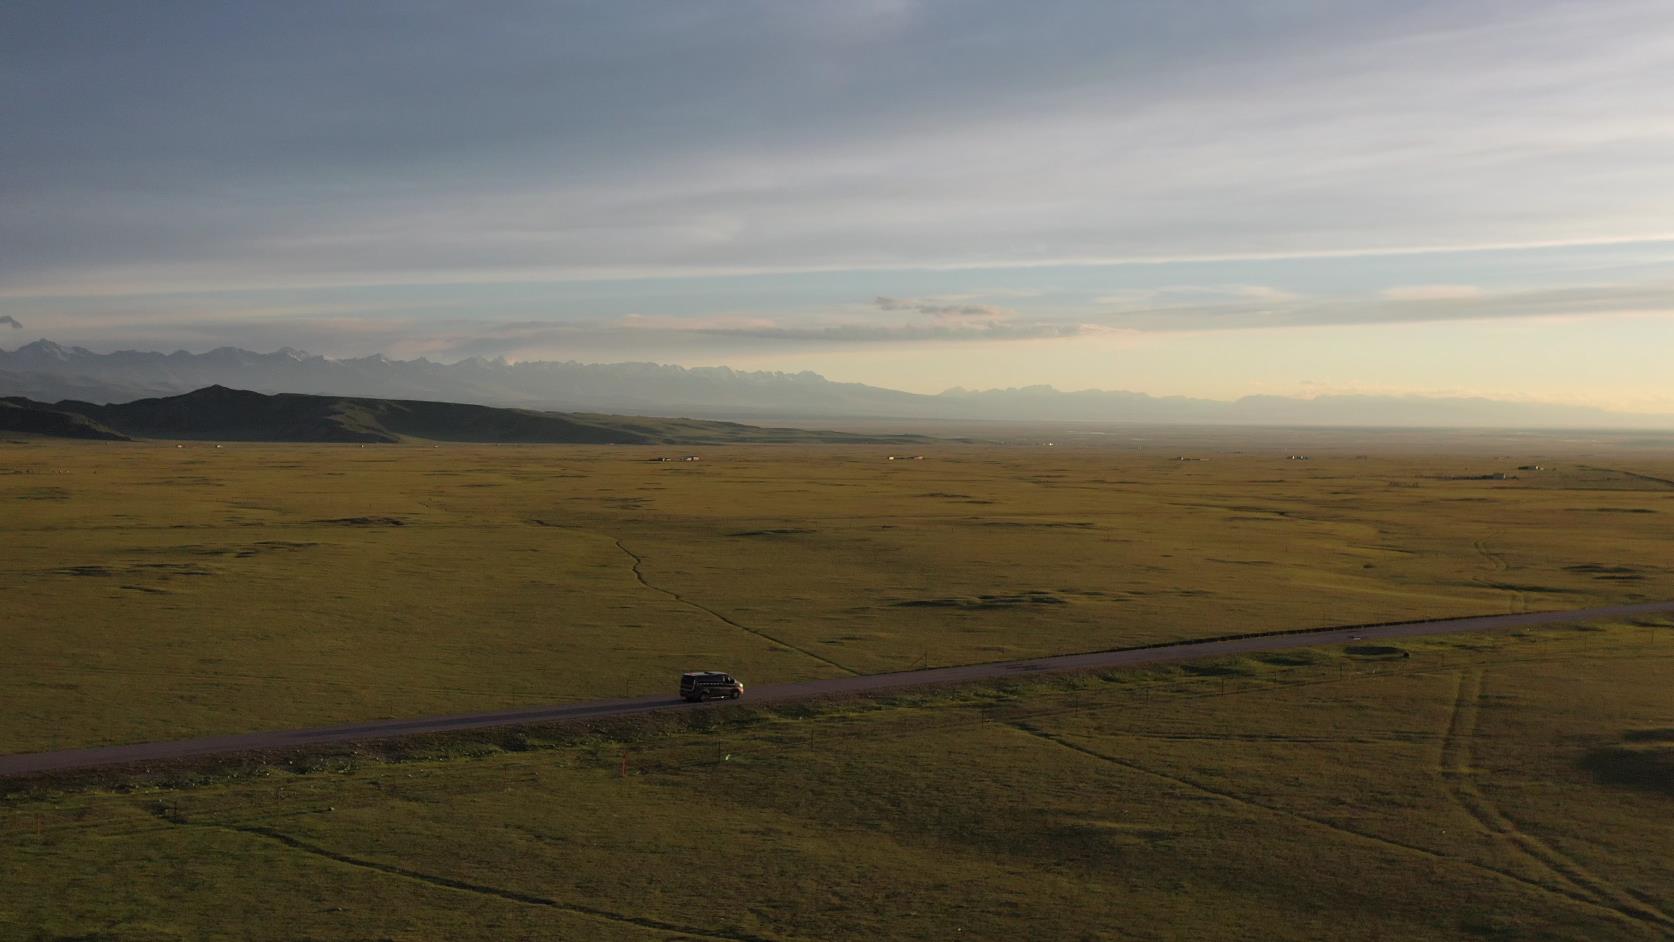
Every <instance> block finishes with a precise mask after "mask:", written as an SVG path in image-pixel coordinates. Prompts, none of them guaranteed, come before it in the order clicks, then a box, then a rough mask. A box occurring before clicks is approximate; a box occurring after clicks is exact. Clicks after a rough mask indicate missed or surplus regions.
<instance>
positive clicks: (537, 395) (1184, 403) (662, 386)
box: [0, 340, 1674, 429]
mask: <svg viewBox="0 0 1674 942" xmlns="http://www.w3.org/2000/svg"><path fill="white" fill-rule="evenodd" d="M215 385H220V386H228V387H233V388H238V389H247V390H253V391H256V392H263V393H299V394H310V395H324V396H334V397H362V398H378V399H402V400H432V401H446V402H456V403H472V404H477V405H490V406H500V407H512V408H520V409H534V410H561V411H566V412H603V413H626V414H634V415H680V416H691V417H695V418H711V419H743V420H751V419H756V420H759V419H763V418H769V417H771V418H774V419H784V420H807V419H814V420H834V419H923V420H999V421H1010V422H1019V421H1021V422H1029V421H1070V422H1106V423H1168V424H1226V425H1357V426H1413V427H1426V426H1465V427H1469V426H1479V427H1500V428H1658V429H1674V416H1671V415H1643V414H1634V413H1620V412H1610V411H1607V410H1604V409H1596V408H1589V407H1584V406H1564V405H1552V404H1546V403H1533V402H1510V401H1504V400H1495V399H1485V398H1463V397H1455V398H1439V397H1422V396H1365V395H1328V396H1317V397H1313V398H1291V397H1283V396H1246V397H1244V398H1242V399H1237V400H1233V401H1222V400H1213V399H1193V398H1186V397H1180V396H1150V395H1146V394H1144V393H1137V392H1122V391H1107V390H1085V391H1079V392H1064V391H1060V390H1058V389H1055V388H1053V387H1050V386H1029V387H1023V388H1016V389H989V390H966V389H950V390H947V391H946V392H943V393H939V394H936V395H926V394H921V393H911V392H904V391H901V390H896V389H887V388H884V387H879V386H868V385H864V384H861V383H842V382H834V381H832V380H828V379H826V378H825V377H823V376H820V375H819V374H817V373H811V372H801V373H780V372H748V371H740V370H733V369H729V368H727V367H693V368H688V367H680V366H668V365H662V364H656V363H604V364H600V363H577V362H571V361H526V362H517V363H509V362H506V361H505V360H500V359H494V360H489V359H483V358H472V359H467V360H460V361H458V362H454V363H439V362H435V361H431V360H427V359H423V358H420V359H416V360H393V359H390V358H388V357H385V356H382V355H375V356H368V357H358V358H333V357H325V356H319V355H316V354H308V353H304V352H302V351H298V350H292V349H281V350H277V351H274V352H272V353H254V352H251V351H249V350H242V349H239V348H236V347H221V348H219V349H216V350H211V351H209V352H207V353H188V352H186V351H176V352H174V353H155V352H142V351H135V350H122V351H117V352H114V353H95V352H93V351H90V350H87V349H85V348H82V347H63V346H60V345H58V344H55V343H52V342H51V341H47V340H39V341H36V342H34V343H31V344H27V345H25V346H22V347H19V348H18V349H16V350H13V351H9V352H8V351H5V350H0V395H13V396H23V397H27V398H30V399H33V400H41V401H53V400H59V399H74V400H78V401H83V402H104V403H119V402H129V401H133V400H136V399H142V398H147V397H158V396H171V395H178V394H180V393H184V392H189V391H191V390H194V389H199V388H202V387H205V386H215Z"/></svg>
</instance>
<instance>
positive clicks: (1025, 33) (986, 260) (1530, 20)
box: [0, 0, 1674, 411]
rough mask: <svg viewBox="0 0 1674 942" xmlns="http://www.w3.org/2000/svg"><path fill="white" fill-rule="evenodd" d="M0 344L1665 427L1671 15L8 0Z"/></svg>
mask: <svg viewBox="0 0 1674 942" xmlns="http://www.w3.org/2000/svg"><path fill="white" fill-rule="evenodd" d="M0 128H3V129H4V130H3V132H0V346H5V347H8V348H10V347H15V346H17V345H18V344H20V343H22V342H25V341H27V340H31V339H34V338H35V337H49V338H51V339H54V340H58V341H60V342H64V343H79V344H83V345H86V346H89V347H92V348H94V349H115V348H118V347H125V346H132V347H141V348H167V349H173V348H175V347H185V348H187V349H207V348H210V347H214V346H219V345H223V344H232V345H239V346H245V347H251V348H256V349H271V348H273V347H277V346H281V345H289V346H294V347H300V348H304V349H308V350H312V351H316V352H324V353H331V354H364V353H370V352H386V353H390V354H394V355H400V356H416V355H420V354H423V355H427V356H430V357H432V358H440V359H450V358H458V357H463V356H469V355H478V354H480V355H488V356H498V355H504V356H507V357H510V358H523V359H529V358H554V359H581V360H620V359H643V360H658V361H663V362H677V363H686V364H693V365H695V364H717V363H724V364H728V365H732V366H738V367H750V368H763V369H816V370H819V371H820V372H823V373H826V374H827V375H829V376H831V377H833V378H836V379H852V380H861V381H866V382H874V383H880V384H884V385H890V386H896V387H902V388H909V389H915V390H927V391H934V390H939V389H942V388H945V387H947V386H953V385H963V386H972V387H988V386H1006V385H1021V384H1028V383H1052V384H1054V385H1057V386H1060V387H1063V388H1085V387H1099V388H1123V389H1135V390H1140V391H1147V392H1154V393H1185V394H1193V395H1208V396H1217V397H1230V396H1236V395H1239V394H1242V393H1248V392H1281V393H1299V392H1300V393H1307V392H1309V391H1321V390H1360V391H1380V392H1383V391H1399V392H1408V391H1416V392H1449V393H1456V392H1471V393H1486V394H1492V395H1501V396H1510V397H1522V398H1534V399H1551V400H1561V401H1574V402H1588V403H1592V404H1600V405H1610V406H1616V407H1622V408H1632V409H1643V410H1656V411H1674V377H1671V374H1670V371H1669V369H1668V362H1667V361H1668V357H1667V352H1668V351H1670V350H1674V3H1669V2H1667V0H1655V2H1645V3H1638V2H1613V0H1588V2H1576V3H1568V2H1548V0H1516V2H1503V3H1502V2H1469V0H1463V2H1462V0H1445V2H1434V3H1430V2H1413V0H1403V2H1398V3H1391V2H1388V0H1375V2H1353V0H1329V2H1327V0H1321V2H1310V0H1259V2H1256V0H1250V2H1243V3H1193V2H1184V0H1180V2H1170V0H1155V2H1127V3H1123V2H1115V0H1096V2H1095V0H1090V2H1085V3H1067V2H1066V3H1060V2H1038V0H1037V2H1030V3H1017V2H1012V0H1001V2H992V3H984V2H915V0H834V2H830V3H821V2H812V0H797V2H780V0H760V2H727V3H723V2H698V0H681V2H674V0H669V2H662V3H636V2H625V0H611V2H605V3H552V2H529V3H494V2H472V3H440V2H418V0H400V2H389V3H380V2H367V0H358V2H353V3H342V2H336V0H333V2H317V3H316V2H301V0H287V2H284V3H263V4H255V3H225V2H214V3H208V2H206V3H193V2H170V0H153V2H146V3H134V2H129V0H121V2H110V3H92V2H77V0H40V2H35V0H10V2H7V3H5V4H3V5H0Z"/></svg>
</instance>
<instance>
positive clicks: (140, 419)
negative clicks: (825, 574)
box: [0, 386, 928, 445]
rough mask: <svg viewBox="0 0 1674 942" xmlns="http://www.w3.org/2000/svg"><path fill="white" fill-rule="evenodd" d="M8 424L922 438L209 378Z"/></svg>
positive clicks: (629, 441) (388, 433) (11, 405)
mask: <svg viewBox="0 0 1674 942" xmlns="http://www.w3.org/2000/svg"><path fill="white" fill-rule="evenodd" d="M0 431H8V432H24V433H29V434H35V435H47V436H53V437H64V438H90V439H106V440H122V439H135V438H152V439H198V440H215V441H263V442H350V443H353V442H359V443H363V444H370V443H391V442H401V441H409V440H422V441H447V442H504V443H525V444H549V443H574V444H600V445H603V444H619V445H652V444H684V445H700V444H725V443H741V444H742V443H775V442H803V443H814V442H851V443H866V442H877V443H885V442H901V443H909V442H922V441H927V440H928V439H926V438H925V437H923V436H917V435H883V436H877V435H854V434H848V433H843V432H824V431H809V430H805V429H795V428H763V427H760V426H754V425H741V424H738V423H735V422H717V421H708V420H701V419H664V418H647V417H641V416H621V415H601V414H593V413H564V412H540V411H535V410H530V409H500V408H494V407H491V406H478V405H469V404H463V403H454V402H427V401H422V400H412V399H370V398H355V397H340V396H310V395H301V394H296V393H283V394H279V395H265V394H263V393H258V392H251V391H249V390H242V389H229V388H227V387H225V386H207V387H205V388H203V389H198V390H195V391H193V392H189V393H186V394H185V395H181V396H169V397H165V398H153V399H140V400H136V401H134V402H127V403H117V404H111V405H97V404H94V403H91V402H78V401H75V400H65V401H62V402H57V403H44V402H37V401H35V400H31V399H26V398H22V397H11V398H6V399H0Z"/></svg>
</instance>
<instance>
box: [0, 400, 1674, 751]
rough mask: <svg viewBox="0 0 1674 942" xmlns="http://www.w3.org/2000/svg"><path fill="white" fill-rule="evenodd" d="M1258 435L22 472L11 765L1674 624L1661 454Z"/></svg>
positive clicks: (5, 694) (15, 542)
mask: <svg viewBox="0 0 1674 942" xmlns="http://www.w3.org/2000/svg"><path fill="white" fill-rule="evenodd" d="M1204 434H1207V433H1204ZM1262 434H1263V435H1267V436H1269V437H1268V438H1254V437H1246V438H1244V439H1236V440H1227V441H1221V442H1220V444H1214V443H1209V444H1205V445H1202V446H1201V447H1198V448H1197V449H1196V450H1194V451H1193V452H1192V453H1190V454H1188V455H1184V457H1196V458H1205V459H1208V460H1201V461H1179V460H1175V459H1176V458H1179V457H1183V456H1182V455H1181V454H1180V453H1179V452H1176V451H1174V450H1172V448H1169V449H1168V450H1165V446H1162V445H1159V444H1157V443H1155V442H1153V441H1134V442H1126V443H1124V442H1120V441H1115V440H1111V441H1109V442H1107V443H1105V444H1101V445H1098V446H1091V445H1088V446H1080V447H1061V446H1060V447H1051V448H1048V447H1030V446H1022V445H1014V446H1003V447H1002V446H975V445H956V444H940V445H934V446H915V449H916V450H918V451H922V452H923V453H924V460H922V461H914V460H899V461H888V460H886V459H887V458H888V456H889V454H890V451H889V449H888V448H886V447H881V446H878V447H873V446H842V447H836V446H832V447H802V446H786V447H768V446H759V447H757V446H730V447H713V448H705V449H701V450H699V451H698V454H700V455H701V457H702V458H703V460H702V461H699V462H668V463H664V462H653V461H648V460H646V459H648V458H651V457H654V456H656V455H658V454H664V453H665V452H658V451H655V450H653V449H646V448H628V447H621V448H610V447H581V446H563V447H511V446H499V447H490V446H442V447H431V446H413V445H407V446H400V445H396V446H372V447H358V446H297V445H289V446H259V445H227V446H225V447H221V448H217V447H214V446H213V445H209V444H195V445H187V446H185V447H175V446H174V445H155V444H126V443H121V444H117V443H48V442H28V443H5V444H0V598H3V599H4V600H5V606H4V610H3V612H0V645H3V649H4V650H5V652H6V665H7V670H6V671H5V672H4V673H3V674H0V716H3V717H4V720H3V721H0V752H21V751H33V750H42V749H50V748H55V747H59V748H61V747H68V746H75V745H88V744H105V743H117V742H128V741H137V740H147V739H159V738H175V737H183V736H190V735H198V734H209V733H216V732H233V731H247V730H253V729H264V728H285V727H294V726H302V725H314V724H324V723H330V722H336V721H352V720H358V719H367V718H374V717H389V716H408V715H420V714H431V713H445V712H463V711H471V710H484V709H491V708H496V707H511V706H517V705H523V704H537V703H540V704H544V703H551V702H554V701H557V700H562V699H581V698H587V697H595V696H617V695H622V694H627V693H632V694H641V693H651V692H658V691H663V690H667V689H668V688H669V685H670V678H671V677H673V676H674V675H675V674H676V673H677V672H678V671H680V670H682V669H688V668H691V667H698V666H718V667H723V668H726V669H729V670H733V671H735V672H737V673H738V674H740V675H741V676H743V677H744V678H745V679H746V680H747V681H749V682H752V683H761V682H767V681H780V680H796V679H808V678H815V677H822V676H833V675H837V674H841V673H844V672H875V671H885V670H899V669H904V668H909V667H912V666H915V665H920V664H931V665H945V664H954V663H965V662H975V661H988V660H998V659H1004V658H1013V657H1023V656H1029V655H1039V654H1049V653H1063V652H1071V651H1083V650H1090V649H1097V648H1105V647H1113V646H1120V645H1125V644H1135V643H1144V642H1152V641H1159V640H1167V639H1179V638H1190V637H1194V636H1205V635H1214V634H1223V633H1227V632H1234V631H1244V630H1260V629H1266V628H1275V627H1291V626H1294V627H1301V626H1308V625H1325V624H1341V623H1354V622H1364V621H1376V620H1388V619H1398V618H1404V617H1423V616H1435V615H1454V614H1472V613H1491V612H1504V611H1515V610H1520V609H1524V608H1573V607H1581V606H1584V605H1590V604H1597V603H1607V602H1614V601H1627V600H1634V599H1642V598H1668V597H1674V528H1671V527H1670V524H1669V521H1670V519H1674V517H1671V515H1674V459H1670V458H1669V457H1668V456H1667V455H1666V453H1665V452H1658V451H1648V450H1642V449H1641V450H1635V449H1632V448H1615V449H1609V448H1600V447H1595V446H1594V445H1592V444H1586V443H1582V444H1576V443H1572V442H1571V443H1566V442H1563V441H1559V440H1555V439H1536V438H1527V439H1519V440H1514V441H1511V442H1495V443H1493V444H1492V446H1491V447H1492V449H1493V450H1492V451H1479V452H1472V451H1470V450H1469V449H1468V448H1465V449H1455V450H1453V451H1451V452H1449V453H1446V454H1439V455H1437V454H1429V453H1424V452H1419V451H1415V450H1412V449H1410V448H1407V447H1405V446H1402V447H1379V446H1378V444H1377V443H1376V442H1373V443H1372V444H1370V445H1368V444H1365V443H1360V442H1352V441H1345V442H1339V443H1338V444H1337V445H1336V446H1334V447H1332V446H1328V445H1322V442H1321V441H1320V437H1319V434H1318V433H1308V437H1307V440H1308V441H1309V443H1310V445H1311V446H1314V447H1315V448H1318V449H1321V450H1315V451H1314V452H1313V453H1312V455H1311V460H1309V461H1293V460H1287V456H1288V455H1289V454H1292V453H1294V451H1295V450H1296V449H1295V446H1294V445H1293V444H1292V443H1290V442H1288V441H1286V440H1285V439H1284V435H1283V433H1262ZM1363 452H1364V454H1363ZM668 454H672V453H668ZM902 457H908V456H906V455H902ZM1532 464H1540V465H1542V467H1543V470H1540V471H1518V470H1517V468H1518V467H1519V466H1522V465H1532ZM1502 474H1504V475H1509V477H1508V478H1505V479H1501V478H1498V477H1495V476H1497V475H1502Z"/></svg>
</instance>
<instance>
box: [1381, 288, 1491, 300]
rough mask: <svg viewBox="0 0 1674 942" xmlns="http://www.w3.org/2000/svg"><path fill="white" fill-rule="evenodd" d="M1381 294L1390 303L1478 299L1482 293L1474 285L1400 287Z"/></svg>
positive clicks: (1387, 289) (1388, 289)
mask: <svg viewBox="0 0 1674 942" xmlns="http://www.w3.org/2000/svg"><path fill="white" fill-rule="evenodd" d="M1382 294H1383V297H1385V298H1387V299H1389V300H1391V301H1457V300H1461V299H1464V298H1480V297H1482V295H1483V292H1482V289H1481V288H1478V287H1477V286H1475V285H1401V286H1398V287H1394V288H1385V289H1384V290H1383V292H1382Z"/></svg>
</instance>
